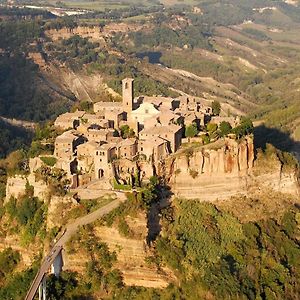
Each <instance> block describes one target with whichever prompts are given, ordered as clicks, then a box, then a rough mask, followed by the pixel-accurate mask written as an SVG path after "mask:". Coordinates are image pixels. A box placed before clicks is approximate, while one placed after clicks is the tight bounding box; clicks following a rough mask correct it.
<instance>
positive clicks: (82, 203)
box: [63, 195, 114, 223]
mask: <svg viewBox="0 0 300 300" xmlns="http://www.w3.org/2000/svg"><path fill="white" fill-rule="evenodd" d="M113 200H114V198H113V197H111V196H110V195H106V196H103V197H100V198H97V199H82V200H79V201H78V205H77V206H76V207H74V208H72V209H71V210H69V211H68V212H67V213H66V216H65V217H64V218H63V223H67V221H68V220H70V219H77V218H79V217H82V216H86V215H88V214H89V213H92V212H93V211H95V210H97V209H99V208H101V207H103V206H105V205H107V204H108V203H110V202H111V201H113Z"/></svg>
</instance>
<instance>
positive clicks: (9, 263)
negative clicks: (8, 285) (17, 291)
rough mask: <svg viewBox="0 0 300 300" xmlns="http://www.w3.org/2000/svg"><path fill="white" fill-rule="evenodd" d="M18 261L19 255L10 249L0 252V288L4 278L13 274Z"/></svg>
mask: <svg viewBox="0 0 300 300" xmlns="http://www.w3.org/2000/svg"><path fill="white" fill-rule="evenodd" d="M20 259H21V256H20V253H19V252H18V251H14V250H13V249H12V248H6V249H4V250H3V251H2V252H0V286H1V285H3V282H4V280H5V278H6V277H8V276H9V275H10V274H11V273H13V271H14V270H15V268H16V267H17V265H18V263H19V262H20Z"/></svg>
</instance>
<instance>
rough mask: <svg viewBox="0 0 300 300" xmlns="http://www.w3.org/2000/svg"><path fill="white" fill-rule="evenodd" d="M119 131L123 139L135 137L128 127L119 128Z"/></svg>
mask: <svg viewBox="0 0 300 300" xmlns="http://www.w3.org/2000/svg"><path fill="white" fill-rule="evenodd" d="M120 130H121V137H122V138H123V139H127V138H132V137H134V136H135V133H134V131H133V129H132V128H130V127H129V126H128V125H123V126H121V127H120Z"/></svg>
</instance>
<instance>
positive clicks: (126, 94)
mask: <svg viewBox="0 0 300 300" xmlns="http://www.w3.org/2000/svg"><path fill="white" fill-rule="evenodd" d="M133 81H134V80H133V79H132V78H125V79H123V80H122V93H123V109H124V111H125V112H127V113H129V112H131V111H132V109H133Z"/></svg>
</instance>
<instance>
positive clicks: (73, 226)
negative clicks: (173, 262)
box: [25, 192, 126, 300]
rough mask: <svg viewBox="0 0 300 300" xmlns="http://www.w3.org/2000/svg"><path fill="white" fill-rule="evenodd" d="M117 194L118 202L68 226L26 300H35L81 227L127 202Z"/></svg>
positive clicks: (121, 194)
mask: <svg viewBox="0 0 300 300" xmlns="http://www.w3.org/2000/svg"><path fill="white" fill-rule="evenodd" d="M115 194H117V197H118V198H117V199H116V200H113V201H112V202H110V203H109V204H107V205H105V206H103V207H101V208H99V209H97V210H96V211H94V212H92V213H90V214H88V215H86V216H84V217H81V218H78V219H76V220H75V221H74V222H73V223H71V224H68V225H67V226H66V229H65V230H64V231H63V234H62V235H61V237H60V238H59V239H58V241H57V242H56V243H55V245H54V246H53V247H52V249H51V250H50V252H49V253H48V255H47V256H46V257H45V259H44V260H43V261H42V264H41V267H40V269H39V271H38V273H37V274H36V276H35V278H34V280H33V282H32V284H31V286H30V288H29V290H28V292H27V295H26V297H25V300H33V298H34V296H35V294H36V292H37V290H38V288H39V286H40V284H41V282H42V280H43V278H44V276H45V274H46V273H47V272H48V270H49V268H50V267H51V265H52V263H53V261H54V260H55V258H56V256H57V255H58V254H59V253H60V252H61V251H62V249H63V247H64V245H65V244H66V242H67V241H68V240H69V239H70V238H71V236H72V235H74V234H75V233H76V231H77V230H78V227H79V226H83V225H87V224H90V223H93V222H95V221H96V220H97V219H99V218H101V217H103V216H104V215H106V214H108V213H109V212H111V211H112V210H114V209H115V208H117V207H118V206H119V205H120V204H121V203H122V202H124V201H125V200H126V196H125V193H122V192H115Z"/></svg>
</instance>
